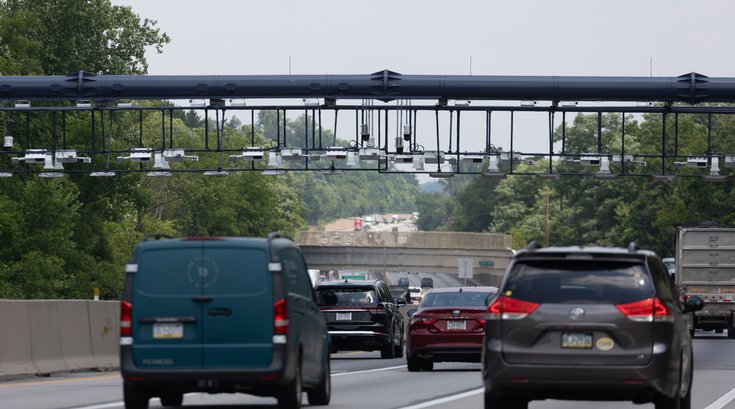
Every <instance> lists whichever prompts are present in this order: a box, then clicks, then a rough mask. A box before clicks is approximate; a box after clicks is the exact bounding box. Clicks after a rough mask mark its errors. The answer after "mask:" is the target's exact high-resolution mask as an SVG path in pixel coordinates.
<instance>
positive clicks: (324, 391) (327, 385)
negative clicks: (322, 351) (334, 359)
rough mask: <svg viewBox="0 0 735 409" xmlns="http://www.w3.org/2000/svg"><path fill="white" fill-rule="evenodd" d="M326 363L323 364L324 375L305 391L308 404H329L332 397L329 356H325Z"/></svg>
mask: <svg viewBox="0 0 735 409" xmlns="http://www.w3.org/2000/svg"><path fill="white" fill-rule="evenodd" d="M325 359H326V361H327V363H326V365H325V366H324V375H322V379H321V381H319V384H318V385H317V386H316V387H315V388H314V389H310V390H308V391H306V397H307V398H309V405H329V400H330V399H331V397H332V374H331V372H332V370H331V366H330V363H329V362H330V360H329V357H328V356H327V357H325Z"/></svg>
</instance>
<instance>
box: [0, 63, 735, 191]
mask: <svg viewBox="0 0 735 409" xmlns="http://www.w3.org/2000/svg"><path fill="white" fill-rule="evenodd" d="M732 102H735V78H709V77H707V76H704V75H701V74H697V73H689V74H685V75H682V76H679V77H553V76H473V75H454V76H448V75H402V74H398V73H396V72H393V71H389V70H384V71H380V72H376V73H373V74H369V75H240V76H237V75H233V76H222V75H217V76H160V75H158V76H154V75H147V76H119V75H94V74H89V73H85V72H78V73H75V74H72V75H68V76H33V77H29V76H18V77H9V76H0V111H2V112H0V113H1V114H2V116H0V123H3V124H4V127H5V137H4V143H3V148H4V149H3V150H2V151H0V176H2V177H12V176H15V175H24V174H25V175H27V174H36V175H38V176H41V177H61V176H64V175H65V174H69V173H82V174H89V175H91V176H115V175H118V174H121V173H126V172H145V173H146V174H147V175H150V176H169V175H172V174H175V173H182V174H186V173H189V174H190V173H204V174H206V175H218V176H219V175H227V174H231V173H238V172H262V173H263V174H266V175H279V174H284V173H287V172H298V171H318V172H321V173H323V174H326V175H331V174H338V173H343V172H346V171H377V172H383V173H426V174H429V175H431V176H433V177H451V176H454V175H456V174H479V175H483V176H485V177H488V178H504V177H506V176H507V175H534V176H537V177H541V178H549V179H556V178H559V177H562V176H593V177H596V178H600V179H610V178H614V177H617V176H645V177H652V178H654V179H657V180H673V179H674V178H675V177H680V176H681V177H700V178H702V179H703V180H707V181H716V182H724V181H730V180H734V178H733V176H731V173H732V172H731V170H729V169H728V168H730V167H735V136H730V135H723V132H717V133H714V132H713V121H720V120H724V121H727V120H728V119H735V118H732V117H731V115H733V114H735V107H734V106H731V105H729V104H730V103H732ZM190 111H194V112H195V113H197V118H201V119H203V120H202V121H201V123H200V125H201V126H200V127H197V129H193V128H192V127H191V126H178V125H176V124H178V123H179V122H180V121H183V120H184V119H185V117H186V115H187V114H188V115H190V114H191V113H190ZM263 112H269V113H270V116H269V118H270V122H269V126H268V127H264V128H263V131H265V132H266V135H264V136H265V138H262V137H259V136H256V118H259V117H260V114H261V113H263ZM228 114H229V115H230V117H231V116H232V115H233V114H234V115H236V116H237V117H238V121H239V120H240V119H245V120H246V121H247V119H248V118H249V122H250V123H249V124H250V125H251V126H250V127H249V128H248V127H243V128H240V129H239V130H236V131H237V132H236V134H237V135H238V137H237V138H233V137H226V134H227V132H230V133H232V130H227V129H226V127H225V123H226V122H227V121H228V119H227V115H228ZM578 114H588V115H592V116H593V118H594V117H595V115H596V129H595V130H593V131H592V134H593V135H590V136H591V138H592V139H591V142H589V141H588V142H589V143H587V144H585V145H583V147H580V145H579V143H570V136H569V135H567V131H568V130H569V129H570V127H569V126H568V125H569V124H568V122H569V121H571V120H573V118H574V117H575V116H576V115H578ZM608 114H615V115H618V116H619V118H620V120H619V122H617V123H616V125H615V126H614V127H613V126H611V125H610V124H606V123H605V120H604V119H603V118H605V116H609V115H608ZM644 115H645V116H646V118H647V119H651V118H654V119H656V120H657V121H659V122H660V130H659V131H658V132H660V135H659V136H657V137H656V138H653V139H651V138H648V139H647V141H648V142H646V141H642V140H641V138H635V136H631V135H630V131H626V124H628V125H629V126H630V123H632V122H633V121H635V120H636V118H639V117H641V116H644ZM532 116H533V117H534V118H535V122H536V123H539V124H541V127H540V132H538V131H535V132H527V131H526V132H523V131H519V130H518V129H519V128H523V127H524V125H525V123H527V122H532V121H530V120H529V118H531V117H532ZM658 117H660V120H658ZM692 117H693V118H696V119H697V123H700V124H702V126H701V127H700V129H699V130H698V131H696V132H694V133H692V131H691V129H687V130H682V129H680V126H679V125H680V123H682V119H683V118H692ZM289 118H290V119H289ZM294 118H298V124H299V126H300V127H301V126H303V129H300V130H299V132H298V135H297V134H295V133H294V132H293V129H291V128H290V126H289V123H291V122H289V121H293V119H294ZM723 118H724V119H723ZM656 123H658V122H656ZM718 123H719V122H718ZM246 124H247V123H246ZM733 124H734V125H735V122H734V123H733ZM261 125H263V124H262V123H261ZM291 125H292V123H291ZM243 130H247V132H246V133H243V132H244V131H243ZM226 131H227V132H226ZM692 138H695V139H697V140H696V141H695V142H694V143H693V142H692ZM588 139H589V138H588ZM631 139H633V141H632V142H631ZM684 139H686V141H687V142H686V143H684V142H683V141H684ZM534 163H535V166H534V165H533V164H534Z"/></svg>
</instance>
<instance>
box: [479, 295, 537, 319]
mask: <svg viewBox="0 0 735 409" xmlns="http://www.w3.org/2000/svg"><path fill="white" fill-rule="evenodd" d="M539 305H541V304H537V303H535V302H530V301H523V300H518V299H515V298H510V297H506V296H503V295H501V296H499V297H497V298H496V299H495V301H494V302H493V303H492V304H490V307H488V309H487V311H488V313H489V314H488V318H489V319H491V320H499V319H504V320H520V319H523V318H526V317H527V316H528V314H530V313H532V312H534V311H536V308H538V307H539Z"/></svg>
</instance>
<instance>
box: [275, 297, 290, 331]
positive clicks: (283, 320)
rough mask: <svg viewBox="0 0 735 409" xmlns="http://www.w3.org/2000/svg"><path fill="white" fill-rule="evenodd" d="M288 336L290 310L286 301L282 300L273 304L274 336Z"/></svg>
mask: <svg viewBox="0 0 735 409" xmlns="http://www.w3.org/2000/svg"><path fill="white" fill-rule="evenodd" d="M286 334H288V308H287V305H286V299H285V298H282V299H280V300H278V301H276V303H275V304H273V335H286Z"/></svg>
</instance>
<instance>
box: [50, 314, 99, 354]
mask: <svg viewBox="0 0 735 409" xmlns="http://www.w3.org/2000/svg"><path fill="white" fill-rule="evenodd" d="M87 304H88V301H83V300H79V301H66V302H55V303H54V305H55V308H56V310H57V314H58V317H59V323H60V324H61V328H60V331H61V338H60V341H61V352H62V357H63V359H64V363H66V366H67V367H69V368H73V369H88V368H94V367H95V363H94V359H92V341H91V339H90V328H89V320H88V319H85V318H86V317H88V316H89V307H88V305H87Z"/></svg>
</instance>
